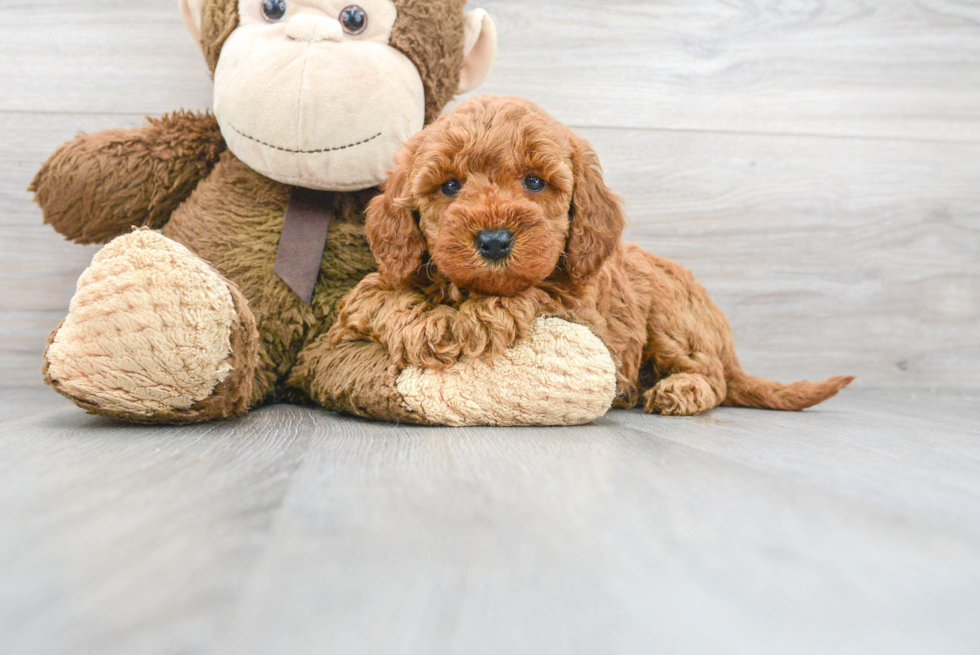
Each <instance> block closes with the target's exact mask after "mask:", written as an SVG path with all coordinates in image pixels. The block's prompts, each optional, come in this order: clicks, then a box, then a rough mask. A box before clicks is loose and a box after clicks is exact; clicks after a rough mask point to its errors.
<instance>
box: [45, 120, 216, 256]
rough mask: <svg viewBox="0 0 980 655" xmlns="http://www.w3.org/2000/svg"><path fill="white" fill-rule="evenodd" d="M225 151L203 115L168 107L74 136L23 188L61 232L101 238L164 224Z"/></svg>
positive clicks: (94, 240)
mask: <svg viewBox="0 0 980 655" xmlns="http://www.w3.org/2000/svg"><path fill="white" fill-rule="evenodd" d="M224 149H225V144H224V140H223V139H222V137H221V132H220V130H219V129H218V124H217V121H215V119H214V116H212V115H211V114H210V113H208V112H204V113H197V112H186V111H179V112H174V113H171V114H167V115H166V116H164V117H163V118H159V119H153V118H151V119H149V121H148V123H147V124H146V125H144V126H143V127H139V128H135V129H120V130H108V131H105V132H99V133H97V134H82V135H80V136H79V137H78V138H76V139H75V140H74V141H70V142H68V143H66V144H65V145H63V146H61V147H60V148H59V149H58V150H57V151H56V152H55V153H54V154H53V155H52V156H51V157H50V158H49V159H48V161H46V162H45V163H44V165H43V166H42V167H41V170H40V171H38V173H37V175H36V176H35V177H34V181H33V182H32V183H31V186H30V188H29V191H31V192H33V193H34V194H35V200H36V201H37V203H38V205H40V206H41V209H42V211H43V212H44V222H45V223H48V224H50V225H51V226H53V227H54V229H56V230H57V231H58V232H60V233H61V234H63V235H65V237H67V238H69V239H72V240H73V241H77V242H78V243H105V242H107V241H110V240H111V239H113V238H114V237H116V236H119V235H121V234H124V233H126V232H127V231H128V230H129V229H130V228H132V227H134V226H146V227H151V228H160V227H163V225H164V224H165V223H166V222H167V220H168V219H169V218H170V215H171V213H173V211H174V210H175V209H176V208H177V207H178V206H179V205H180V203H182V202H183V201H184V200H185V199H186V198H187V197H188V196H189V195H190V194H191V192H192V191H193V190H194V188H195V187H196V186H197V184H198V182H200V181H201V180H202V179H203V178H204V177H205V176H206V175H207V174H208V173H209V172H210V171H211V169H212V168H213V167H214V165H215V164H216V163H217V161H218V157H219V155H220V154H221V152H222V151H223V150H224Z"/></svg>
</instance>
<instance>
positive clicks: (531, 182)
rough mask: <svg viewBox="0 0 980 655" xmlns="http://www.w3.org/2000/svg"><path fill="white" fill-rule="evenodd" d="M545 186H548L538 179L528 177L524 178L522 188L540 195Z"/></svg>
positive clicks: (531, 176)
mask: <svg viewBox="0 0 980 655" xmlns="http://www.w3.org/2000/svg"><path fill="white" fill-rule="evenodd" d="M546 186H548V183H547V182H545V181H544V180H542V179H541V178H540V177H535V176H533V175H528V176H527V177H525V178H524V188H525V189H527V190H528V191H530V192H531V193H541V192H542V191H544V188H545V187H546Z"/></svg>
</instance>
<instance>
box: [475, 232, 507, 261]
mask: <svg viewBox="0 0 980 655" xmlns="http://www.w3.org/2000/svg"><path fill="white" fill-rule="evenodd" d="M513 247H514V235H513V233H512V232H511V231H510V230H503V229H501V230H483V231H482V232H480V233H479V234H477V235H476V249H477V250H479V251H480V256H481V257H483V258H484V259H489V260H490V261H492V262H499V261H500V260H501V259H503V258H504V257H506V256H507V255H509V254H510V249H511V248H513Z"/></svg>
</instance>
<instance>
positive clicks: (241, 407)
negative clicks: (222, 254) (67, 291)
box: [44, 230, 258, 423]
mask: <svg viewBox="0 0 980 655" xmlns="http://www.w3.org/2000/svg"><path fill="white" fill-rule="evenodd" d="M257 344H258V335H257V332H256V329H255V321H254V318H253V317H252V315H251V312H250V311H249V310H248V307H247V303H246V302H245V300H244V298H243V297H242V296H241V295H240V293H239V292H238V290H237V289H235V288H234V286H233V285H231V284H230V283H229V282H227V281H226V280H225V279H224V278H223V277H221V275H219V274H218V273H217V272H216V271H215V270H214V269H213V268H211V266H209V265H208V264H207V263H206V262H204V261H203V260H202V259H200V258H199V257H197V256H196V255H194V254H193V253H191V252H190V251H189V250H187V249H186V248H185V247H184V246H182V245H180V244H178V243H176V242H174V241H171V240H170V239H167V238H166V237H164V236H162V235H160V234H159V233H157V232H153V231H150V230H138V231H134V232H131V233H130V234H127V235H125V236H121V237H119V238H117V239H115V240H113V241H112V242H110V243H109V244H108V245H107V246H106V247H105V248H103V249H102V251H100V252H99V253H98V254H97V255H96V256H95V258H94V259H93V261H92V264H91V266H90V267H89V268H88V269H87V270H86V271H85V272H84V273H83V274H82V276H81V278H80V279H79V281H78V289H77V291H76V293H75V297H74V298H73V299H72V301H71V307H70V310H69V313H68V317H67V318H65V320H64V321H63V322H62V324H61V325H60V326H59V327H58V328H57V329H56V330H55V331H54V332H53V333H52V335H51V337H50V338H49V340H48V348H47V351H46V352H45V363H44V373H45V379H46V381H47V383H48V384H49V385H51V386H52V387H53V388H55V389H56V390H57V391H58V392H59V393H61V394H63V395H65V396H67V397H68V398H70V399H72V400H73V401H74V402H75V403H76V404H78V405H80V406H81V407H83V408H85V409H87V410H89V411H91V412H93V413H96V414H102V415H105V416H112V417H115V418H121V419H124V420H128V421H133V422H145V423H187V422H195V421H203V420H209V419H213V418H221V417H226V416H230V415H232V414H236V413H240V412H243V411H245V409H247V405H248V402H249V397H250V395H251V386H252V373H253V371H254V369H255V366H256V364H257V360H258V350H257V348H258V345H257Z"/></svg>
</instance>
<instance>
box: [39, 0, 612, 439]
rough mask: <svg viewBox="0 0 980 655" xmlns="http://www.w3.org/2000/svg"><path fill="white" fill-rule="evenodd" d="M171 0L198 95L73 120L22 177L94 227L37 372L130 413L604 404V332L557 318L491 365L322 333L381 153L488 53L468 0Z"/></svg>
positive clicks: (389, 160) (216, 415)
mask: <svg viewBox="0 0 980 655" xmlns="http://www.w3.org/2000/svg"><path fill="white" fill-rule="evenodd" d="M352 1H356V2H358V3H359V4H357V5H354V4H350V3H351V2H352ZM179 4H180V9H181V11H182V14H183V16H184V19H185V21H186V23H187V25H188V28H189V29H190V31H191V33H192V34H193V36H194V37H195V38H196V39H197V40H198V41H199V43H200V45H201V48H202V50H203V53H204V57H205V59H206V61H207V64H208V67H209V68H210V70H211V73H212V75H213V79H214V109H213V113H210V112H207V113H192V112H183V111H181V112H176V113H173V114H169V115H167V116H164V117H163V118H160V119H151V120H149V122H148V124H147V125H146V126H144V127H142V128H139V129H129V130H110V131H107V132H102V133H98V134H91V135H81V136H79V137H78V138H77V139H76V140H74V141H72V142H70V143H68V144H66V145H64V146H62V147H61V148H60V149H59V150H58V151H57V152H55V154H54V155H52V157H51V158H50V159H49V160H48V161H47V162H46V163H45V164H44V166H43V167H42V168H41V170H40V171H39V172H38V173H37V176H36V177H35V179H34V181H33V183H32V186H31V190H32V191H33V192H34V193H35V195H36V200H37V202H38V204H39V205H40V207H41V208H42V210H43V213H44V220H45V222H46V223H49V224H50V225H52V226H53V227H54V228H55V229H56V230H58V231H59V232H60V233H61V234H63V235H64V236H66V237H67V238H69V239H72V240H74V241H77V242H79V243H108V245H106V246H105V247H104V248H103V249H102V250H101V251H100V252H99V253H98V254H97V255H96V256H95V258H94V260H93V262H92V264H91V266H90V267H89V268H88V269H87V270H86V271H85V272H84V273H83V274H82V276H81V278H80V279H79V282H78V288H77V290H76V293H75V296H74V297H73V299H72V301H71V306H70V309H69V313H68V316H67V317H66V318H65V319H64V321H63V322H62V323H61V325H60V326H58V327H57V328H56V329H55V330H54V332H53V333H52V334H51V337H50V338H49V339H48V344H47V348H46V351H45V354H44V365H43V372H44V376H45V380H46V382H47V383H48V384H49V385H50V386H51V387H53V388H54V389H55V390H57V391H58V392H59V393H61V394H63V395H65V396H67V397H68V398H70V399H71V400H72V401H74V402H75V403H76V404H77V405H79V406H80V407H82V408H84V409H86V410H88V411H90V412H92V413H95V414H100V415H103V416H109V417H114V418H118V419H122V420H126V421H131V422H137V423H171V424H180V423H193V422H201V421H209V420H215V419H221V418H226V417H230V416H235V415H239V414H242V413H244V412H246V411H248V410H249V409H251V408H255V407H257V406H260V405H262V404H265V403H270V402H310V401H313V402H315V403H318V404H320V405H322V406H324V407H326V408H329V409H333V410H337V411H342V412H346V413H350V414H354V415H359V416H364V417H371V418H376V419H382V420H388V421H402V422H411V423H422V424H447V423H451V424H456V425H480V424H509V425H524V424H551V425H563V424H575V423H584V422H587V421H590V420H592V419H593V418H595V417H597V416H600V415H601V414H603V413H604V412H605V411H606V409H608V407H609V405H610V404H611V401H612V395H613V388H614V386H615V380H614V370H615V369H614V366H613V363H612V359H611V358H610V356H609V353H608V351H607V349H606V348H605V346H603V345H602V343H601V341H599V340H598V338H597V337H595V336H594V335H593V334H592V333H591V332H590V331H589V330H588V329H586V328H584V327H582V326H580V325H575V324H572V323H569V322H565V321H562V320H557V319H549V320H548V321H547V322H544V323H541V324H540V325H539V326H538V329H537V330H536V331H535V332H534V333H533V334H532V335H531V337H530V338H529V339H528V340H526V342H524V343H522V344H520V345H519V347H517V346H515V348H513V349H511V350H510V351H508V352H507V353H505V354H504V355H503V356H501V357H500V358H499V360H498V361H494V362H491V365H490V366H487V367H484V368H481V369H475V368H474V367H473V366H471V365H470V366H458V367H451V368H449V369H447V370H445V371H440V372H435V371H426V372H423V375H421V377H420V373H419V372H418V371H415V372H413V376H412V377H411V379H406V376H405V375H404V373H405V372H403V371H400V370H398V369H397V368H396V367H395V366H394V365H393V363H392V359H391V357H390V356H389V354H388V353H387V352H386V351H385V349H384V348H383V347H381V346H380V345H378V344H376V343H345V344H341V345H340V346H338V347H336V348H330V347H329V346H328V344H327V341H326V338H325V335H326V333H327V331H328V330H329V328H330V327H331V325H332V324H333V322H334V319H335V312H336V305H337V303H338V301H339V300H340V299H341V298H342V297H343V296H344V295H345V294H346V293H347V292H348V291H349V290H350V289H351V288H352V287H354V285H356V284H357V283H358V282H359V281H360V280H361V279H362V278H363V277H364V276H365V275H367V274H368V273H371V272H373V271H374V270H375V269H376V264H375V261H374V259H373V257H372V255H371V251H370V249H369V247H368V244H367V242H366V240H365V236H364V218H363V214H364V209H365V207H366V205H367V204H368V202H369V201H370V200H371V199H372V198H373V197H374V196H375V195H377V193H378V185H379V184H380V183H381V182H382V181H383V179H384V176H385V171H386V170H387V169H388V168H390V167H391V166H392V165H393V162H394V155H395V153H396V151H397V150H398V149H399V147H400V146H401V144H402V143H403V142H404V141H405V140H407V139H408V138H409V137H411V136H412V135H413V134H415V133H416V132H418V131H419V130H421V129H422V127H423V126H424V125H425V124H427V123H428V122H431V121H432V120H434V119H435V118H437V117H438V116H439V114H440V112H441V111H442V109H443V108H444V107H445V105H446V104H447V103H448V102H449V101H450V100H451V99H452V97H453V95H454V94H456V93H461V92H466V91H469V90H470V89H472V88H474V87H476V86H477V85H479V83H480V82H482V80H483V78H484V76H485V75H486V73H487V72H488V70H489V68H490V66H491V64H492V61H493V57H494V54H495V50H496V35H495V31H494V25H493V22H492V21H491V19H490V18H489V17H488V16H487V14H486V13H485V12H483V11H482V10H475V11H472V12H470V13H465V10H464V6H465V4H466V1H465V0H180V2H179ZM420 380H421V381H422V382H420ZM470 387H473V388H478V389H480V390H481V391H480V393H479V394H475V395H474V398H477V399H474V398H470V397H468V394H467V393H466V390H467V388H470ZM487 388H490V389H492V390H493V391H492V393H489V394H488V393H487V392H486V389H487ZM447 389H452V390H453V392H452V393H448V392H447V391H446V390H447Z"/></svg>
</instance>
